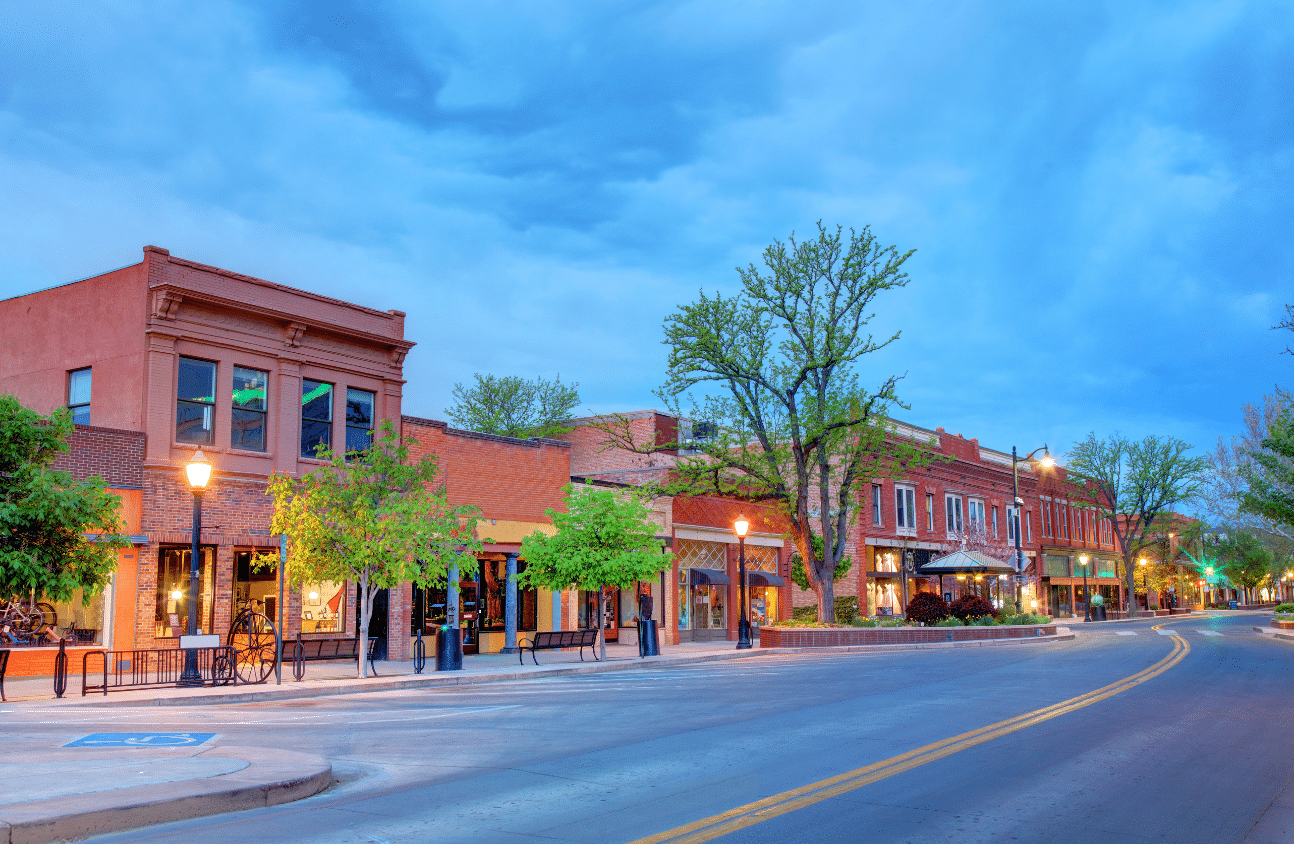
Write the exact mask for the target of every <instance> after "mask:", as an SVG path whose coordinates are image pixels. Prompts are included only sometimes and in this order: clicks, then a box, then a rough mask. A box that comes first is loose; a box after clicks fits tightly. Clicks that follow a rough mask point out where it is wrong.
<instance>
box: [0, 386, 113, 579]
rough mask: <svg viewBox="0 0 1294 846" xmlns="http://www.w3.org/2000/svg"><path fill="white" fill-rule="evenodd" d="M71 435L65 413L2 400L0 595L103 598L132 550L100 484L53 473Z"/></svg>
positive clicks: (69, 423)
mask: <svg viewBox="0 0 1294 846" xmlns="http://www.w3.org/2000/svg"><path fill="white" fill-rule="evenodd" d="M71 432H72V418H71V416H70V415H69V414H68V412H67V410H66V409H60V410H58V411H55V412H54V413H53V414H50V415H49V416H48V417H45V416H42V415H40V414H37V413H36V412H34V411H31V410H30V409H27V408H23V406H22V405H21V404H20V403H19V402H18V400H16V399H14V398H13V397H11V396H0V596H18V597H26V596H29V595H30V594H31V593H32V592H33V591H35V593H36V595H37V596H43V597H46V598H49V599H53V600H55V601H59V602H66V601H68V600H70V599H71V598H72V596H73V595H74V594H75V593H76V591H77V590H78V589H79V590H81V591H83V592H84V593H85V594H89V595H94V594H97V593H99V592H100V591H102V590H103V588H104V587H105V586H106V585H107V584H108V582H109V580H110V579H111V578H112V574H113V572H114V571H115V570H116V568H117V556H116V551H117V550H118V549H120V548H122V547H124V546H129V545H130V542H129V540H128V539H127V538H125V537H124V536H122V534H121V521H120V518H119V516H118V507H119V505H120V498H119V497H116V496H114V495H112V494H110V493H108V492H107V490H106V489H105V487H104V483H103V480H102V479H100V478H98V477H91V478H89V479H86V480H84V481H80V482H78V481H76V480H75V479H73V478H72V477H71V475H70V474H68V473H65V472H63V471H61V470H53V469H51V466H50V465H51V464H53V462H54V460H55V459H56V458H57V457H58V456H59V455H60V454H61V453H65V452H67V436H68V435H69V434H71ZM87 535H88V536H91V537H93V538H94V539H88V538H87Z"/></svg>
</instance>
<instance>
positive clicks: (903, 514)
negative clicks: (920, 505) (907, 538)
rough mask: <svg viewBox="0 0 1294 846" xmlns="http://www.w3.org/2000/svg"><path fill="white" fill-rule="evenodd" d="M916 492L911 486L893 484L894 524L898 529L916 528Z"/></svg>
mask: <svg viewBox="0 0 1294 846" xmlns="http://www.w3.org/2000/svg"><path fill="white" fill-rule="evenodd" d="M916 506H917V492H916V491H915V490H914V489H912V488H904V487H899V486H898V485H895V486H894V517H895V520H894V525H895V526H897V527H898V528H900V529H912V530H915V529H916V528H917V510H916Z"/></svg>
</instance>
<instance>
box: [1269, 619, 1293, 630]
mask: <svg viewBox="0 0 1294 846" xmlns="http://www.w3.org/2000/svg"><path fill="white" fill-rule="evenodd" d="M1272 628H1273V629H1294V620H1272Z"/></svg>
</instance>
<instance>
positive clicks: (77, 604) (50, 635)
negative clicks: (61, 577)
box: [37, 588, 107, 646]
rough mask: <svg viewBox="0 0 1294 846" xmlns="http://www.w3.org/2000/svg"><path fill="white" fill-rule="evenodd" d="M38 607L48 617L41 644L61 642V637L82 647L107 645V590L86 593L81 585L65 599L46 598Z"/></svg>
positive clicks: (44, 616) (44, 623)
mask: <svg viewBox="0 0 1294 846" xmlns="http://www.w3.org/2000/svg"><path fill="white" fill-rule="evenodd" d="M37 606H38V607H39V608H40V610H41V613H42V615H43V620H44V622H43V624H42V625H43V627H44V628H43V630H42V632H41V633H42V635H43V637H42V638H41V643H44V644H45V645H49V644H57V643H58V642H59V640H60V639H65V640H67V642H68V643H69V644H76V645H78V646H103V643H104V641H103V638H104V615H105V610H104V609H105V608H106V606H107V596H106V593H105V592H104V591H100V592H99V593H98V594H97V595H95V596H86V594H85V591H83V590H81V589H80V588H78V589H77V590H76V591H75V592H74V593H73V594H72V596H71V598H69V599H67V600H65V601H57V600H53V599H48V598H43V599H41V600H40V602H38V603H37ZM38 645H39V644H38Z"/></svg>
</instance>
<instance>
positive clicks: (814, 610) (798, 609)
mask: <svg viewBox="0 0 1294 846" xmlns="http://www.w3.org/2000/svg"><path fill="white" fill-rule="evenodd" d="M817 617H818V606H817V605H796V606H793V607H792V608H791V619H792V620H816V619H817Z"/></svg>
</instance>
